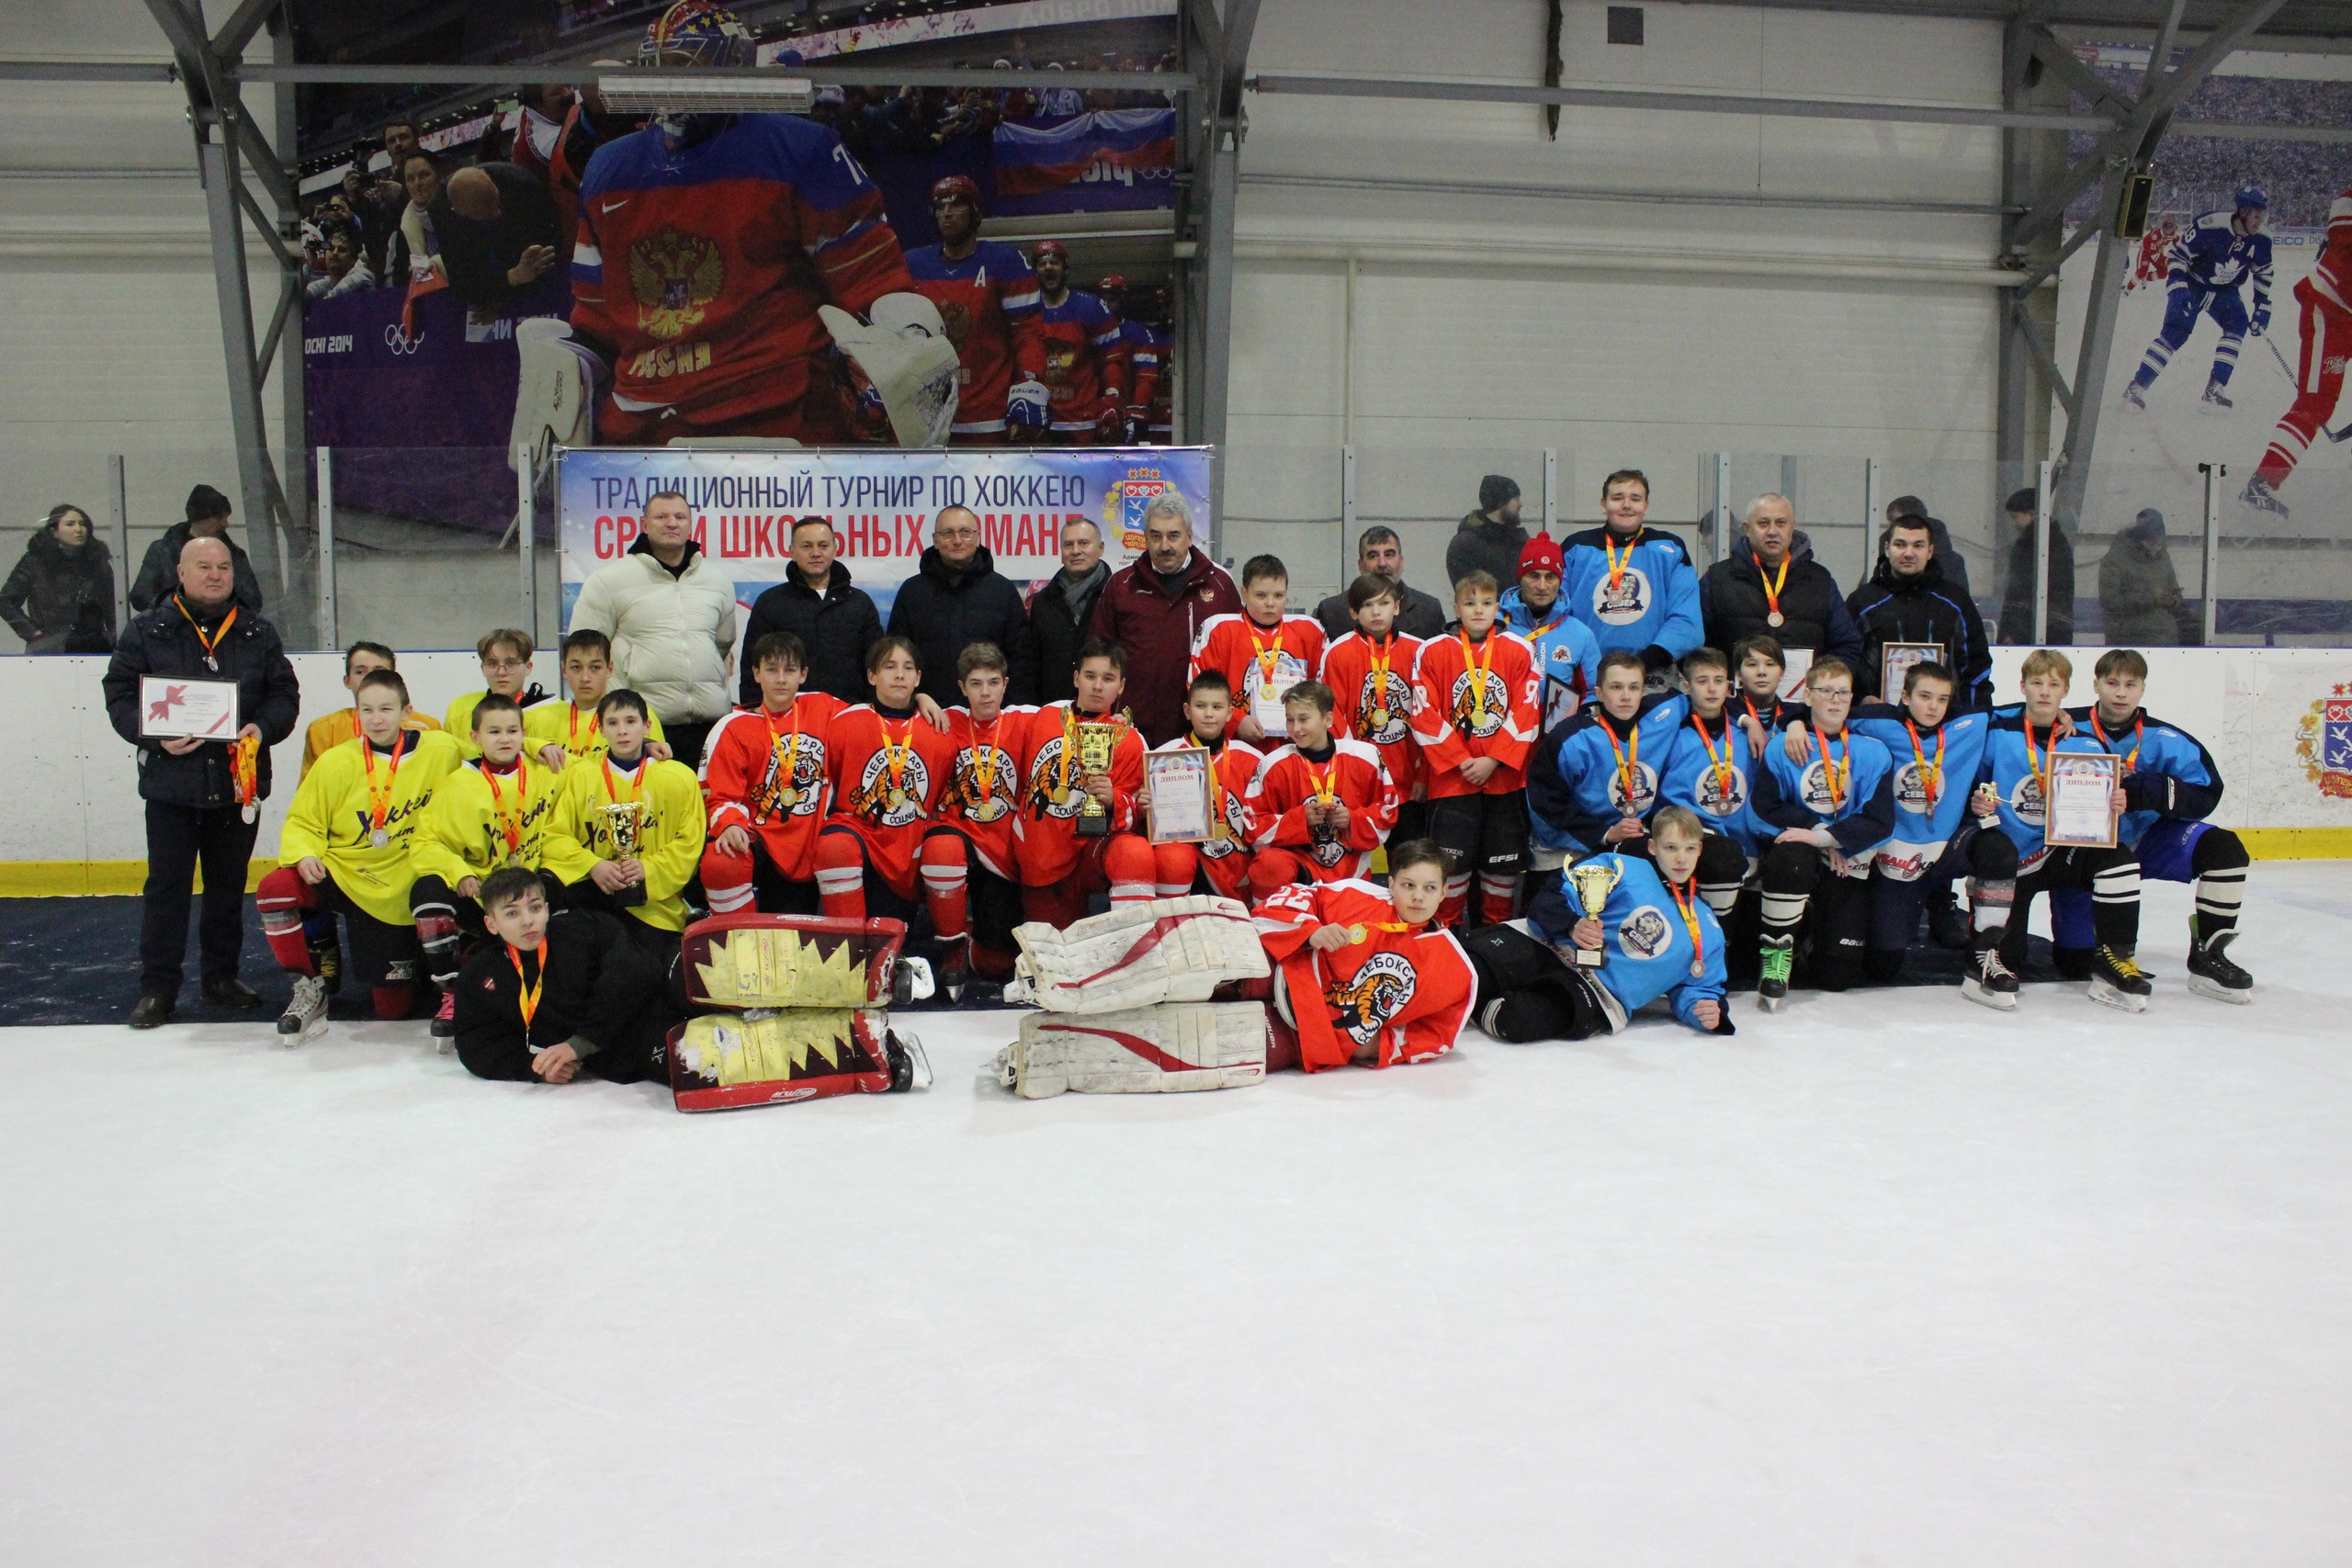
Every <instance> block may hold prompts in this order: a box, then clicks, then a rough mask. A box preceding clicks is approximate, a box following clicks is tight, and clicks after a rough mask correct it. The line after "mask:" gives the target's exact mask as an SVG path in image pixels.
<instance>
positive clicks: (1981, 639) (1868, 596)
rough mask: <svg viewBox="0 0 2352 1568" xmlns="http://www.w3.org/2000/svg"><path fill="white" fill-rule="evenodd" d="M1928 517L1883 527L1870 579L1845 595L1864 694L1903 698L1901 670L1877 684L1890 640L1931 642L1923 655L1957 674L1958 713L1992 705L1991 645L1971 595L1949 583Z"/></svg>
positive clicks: (1954, 703) (1860, 691)
mask: <svg viewBox="0 0 2352 1568" xmlns="http://www.w3.org/2000/svg"><path fill="white" fill-rule="evenodd" d="M1930 523H1931V520H1930V519H1928V518H1926V517H1917V516H1912V517H1898V518H1896V519H1895V520H1894V523H1892V524H1890V525H1888V527H1887V530H1886V547H1885V549H1884V551H1883V554H1881V555H1880V557H1879V559H1878V567H1877V570H1874V571H1872V572H1871V580H1870V581H1868V582H1865V583H1863V584H1862V585H1861V586H1860V588H1857V589H1855V590H1854V591H1853V592H1851V593H1849V594H1848V595H1847V596H1846V612H1847V614H1849V615H1851V616H1853V618H1854V626H1855V627H1856V628H1857V629H1858V630H1859V631H1860V633H1861V637H1862V649H1861V667H1860V669H1858V670H1856V671H1854V682H1855V685H1856V688H1857V693H1858V695H1859V696H1860V698H1861V699H1863V700H1869V699H1871V698H1882V699H1883V700H1885V701H1888V702H1901V701H1902V700H1903V685H1902V678H1901V676H1900V674H1899V673H1898V675H1897V676H1896V680H1895V684H1894V689H1893V690H1892V691H1891V692H1889V691H1885V690H1882V686H1883V677H1884V674H1885V669H1884V666H1885V663H1886V660H1885V650H1886V645H1887V644H1888V643H1890V642H1912V643H1933V644H1935V645H1936V647H1937V648H1938V649H1940V651H1939V652H1938V653H1935V654H1930V655H1928V658H1929V659H1930V660H1932V661H1933V662H1935V663H1938V664H1942V665H1946V666H1948V667H1950V668H1951V671H1952V672H1953V673H1954V674H1956V675H1957V676H1959V678H1960V684H1959V686H1958V688H1957V689H1956V690H1954V691H1953V693H1952V698H1951V705H1952V711H1953V712H1955V713H1965V712H1967V711H1969V710H1971V709H1973V708H1981V707H1985V706H1987V705H1989V704H1990V702H1991V699H1992V691H1993V650H1992V649H1990V648H1987V647H1986V646H1985V617H1984V616H1983V615H1979V614H1978V613H1977V609H1976V601H1974V600H1973V599H1971V598H1970V597H1968V594H1967V592H1965V591H1964V590H1962V589H1959V588H1956V587H1954V586H1953V585H1952V583H1951V580H1950V579H1949V578H1948V577H1947V576H1946V575H1945V573H1944V558H1943V557H1942V556H1941V555H1940V554H1939V553H1938V552H1937V548H1936V542H1935V531H1934V529H1933V528H1932V527H1931V526H1930Z"/></svg>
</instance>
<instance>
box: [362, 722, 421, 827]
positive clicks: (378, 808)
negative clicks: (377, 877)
mask: <svg viewBox="0 0 2352 1568" xmlns="http://www.w3.org/2000/svg"><path fill="white" fill-rule="evenodd" d="M408 737H409V732H408V731H407V730H405V729H403V730H401V731H400V732H399V733H398V734H396V735H394V736H393V737H392V765H391V766H390V768H389V769H387V770H386V771H385V773H384V787H383V789H382V791H381V792H379V791H378V790H377V788H376V743H375V742H374V741H372V740H369V739H367V738H366V737H364V736H363V737H361V738H360V741H359V754H360V756H362V757H364V758H366V759H367V761H368V831H369V832H370V833H380V832H382V831H383V830H384V819H385V818H388V817H390V815H391V813H392V789H393V787H394V784H396V782H397V781H398V780H399V778H400V776H401V756H402V755H403V754H404V753H405V752H406V751H407V750H408ZM377 847H378V848H379V849H380V848H382V846H381V845H378V846H377Z"/></svg>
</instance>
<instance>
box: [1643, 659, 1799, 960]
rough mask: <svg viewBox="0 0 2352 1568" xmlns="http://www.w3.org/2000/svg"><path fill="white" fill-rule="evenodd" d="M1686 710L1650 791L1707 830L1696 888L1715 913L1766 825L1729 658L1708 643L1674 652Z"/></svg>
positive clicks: (1757, 855)
mask: <svg viewBox="0 0 2352 1568" xmlns="http://www.w3.org/2000/svg"><path fill="white" fill-rule="evenodd" d="M1682 685H1683V689H1684V691H1685V693H1686V694H1687V695H1686V698H1685V703H1686V707H1687V711H1686V712H1685V714H1684V716H1683V719H1682V723H1681V725H1680V726H1679V728H1677V729H1676V730H1675V731H1674V735H1673V739H1672V740H1671V741H1670V743H1669V744H1668V747H1667V751H1666V761H1665V763H1664V765H1663V766H1662V767H1661V768H1660V769H1659V779H1658V793H1659V795H1661V796H1663V797H1664V799H1665V800H1666V802H1667V803H1668V805H1671V806H1679V807H1683V808H1684V809H1686V810H1688V811H1690V812H1691V813H1692V814H1693V815H1694V816H1695V817H1696V818H1698V821H1699V823H1700V825H1701V826H1702V827H1703V828H1704V829H1706V831H1707V844H1706V853H1704V854H1702V856H1701V857H1700V861H1699V889H1700V891H1701V892H1702V893H1704V894H1705V895H1706V897H1707V907H1708V908H1711V909H1713V910H1714V912H1715V916H1716V918H1717V919H1723V920H1728V919H1731V912H1732V907H1733V906H1734V905H1735V904H1736V902H1737V901H1738V899H1739V890H1740V888H1741V887H1742V886H1744V885H1745V884H1746V883H1747V877H1748V873H1749V871H1750V870H1751V868H1752V866H1753V864H1754V863H1755V862H1756V861H1758V860H1759V859H1761V858H1762V856H1763V853H1764V847H1765V845H1767V844H1769V843H1770V842H1771V840H1772V829H1770V828H1768V827H1766V826H1765V825H1764V823H1763V821H1762V820H1761V819H1760V818H1758V817H1757V815H1756V810H1755V793H1756V786H1755V779H1756V752H1755V750H1754V748H1753V747H1752V746H1751V745H1750V744H1749V739H1748V734H1747V728H1745V727H1744V726H1742V725H1741V724H1740V722H1739V721H1738V720H1737V719H1736V718H1734V717H1733V716H1732V713H1731V661H1730V660H1727V659H1725V658H1724V656H1723V655H1722V654H1720V653H1718V652H1716V651H1715V650H1714V649H1712V648H1694V649H1691V651H1690V652H1689V653H1686V654H1684V655H1683V656H1682Z"/></svg>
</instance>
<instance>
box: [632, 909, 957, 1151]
mask: <svg viewBox="0 0 2352 1568" xmlns="http://www.w3.org/2000/svg"><path fill="white" fill-rule="evenodd" d="M906 934H907V928H906V926H905V925H904V923H902V922H900V921H898V920H878V919H877V920H849V919H828V918H825V917H821V916H814V915H757V914H739V915H718V916H714V917H713V918H711V919H706V920H697V921H695V923H694V924H693V925H691V926H689V927H687V928H686V931H685V936H684V941H683V942H682V943H681V947H682V959H681V963H680V970H681V982H682V987H683V990H684V1000H685V1002H686V1003H687V1005H689V1006H691V1007H694V1008H697V1009H705V1010H704V1011H698V1012H696V1013H695V1016H694V1017H692V1018H689V1019H687V1020H686V1021H684V1023H683V1024H680V1025H679V1026H678V1027H676V1028H674V1029H673V1030H671V1031H670V1033H669V1039H668V1056H669V1070H670V1089H671V1092H672V1094H673V1096H674V1097H675V1099H676V1101H677V1106H678V1109H679V1110H681V1111H731V1110H736V1109H740V1108H741V1107H744V1106H751V1105H783V1104H788V1103H790V1102H792V1101H794V1100H825V1099H829V1098H831V1097H832V1096H834V1095H841V1094H904V1093H907V1092H909V1091H910V1090H913V1089H928V1088H930V1087H931V1062H930V1059H929V1058H928V1057H927V1056H926V1055H924V1052H923V1048H922V1041H920V1040H918V1039H917V1038H915V1036H913V1035H912V1034H899V1033H898V1032H894V1031H893V1030H892V1029H891V1028H890V1015H889V1011H888V1006H889V1004H890V1003H891V1002H893V1001H901V1002H903V1001H909V1000H914V999H919V998H924V997H928V996H930V995H931V994H932V982H931V974H930V970H929V967H928V966H927V965H926V964H923V962H922V960H921V959H912V958H907V959H902V958H900V957H899V948H900V946H901V945H902V944H903V943H904V942H905V941H906Z"/></svg>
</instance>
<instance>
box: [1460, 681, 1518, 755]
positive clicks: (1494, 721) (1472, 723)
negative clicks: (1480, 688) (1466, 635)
mask: <svg viewBox="0 0 2352 1568" xmlns="http://www.w3.org/2000/svg"><path fill="white" fill-rule="evenodd" d="M1473 681H1477V682H1482V683H1483V684H1484V685H1485V687H1486V694H1487V701H1486V710H1485V712H1483V713H1481V712H1480V711H1479V707H1478V705H1477V704H1476V703H1475V702H1473V701H1472V700H1471V697H1472V693H1473V687H1472V686H1471V682H1473ZM1446 710H1447V716H1449V717H1451V718H1452V719H1453V728H1456V729H1458V730H1460V731H1461V732H1462V733H1463V734H1464V735H1467V736H1470V737H1471V738H1472V739H1478V740H1484V739H1487V737H1488V736H1490V735H1492V734H1494V733H1495V732H1496V731H1497V730H1498V729H1500V728H1502V727H1503V720H1504V719H1505V718H1507V717H1509V716H1510V686H1509V685H1507V684H1506V683H1505V682H1504V681H1503V678H1502V677H1501V676H1500V675H1498V674H1496V673H1495V672H1494V671H1491V670H1489V671H1486V672H1485V673H1484V674H1481V673H1480V672H1479V671H1475V670H1464V671H1463V672H1462V673H1461V674H1459V675H1456V676H1455V677H1454V678H1453V693H1452V694H1451V698H1450V700H1449V701H1448V702H1447V704H1446Z"/></svg>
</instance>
